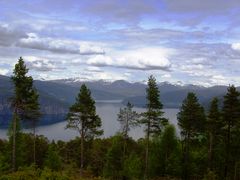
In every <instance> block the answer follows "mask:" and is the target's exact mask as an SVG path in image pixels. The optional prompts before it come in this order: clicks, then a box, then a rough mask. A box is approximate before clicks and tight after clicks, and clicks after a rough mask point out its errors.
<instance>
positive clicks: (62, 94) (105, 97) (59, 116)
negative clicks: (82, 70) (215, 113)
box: [0, 75, 240, 126]
mask: <svg viewBox="0 0 240 180" xmlns="http://www.w3.org/2000/svg"><path fill="white" fill-rule="evenodd" d="M83 83H85V84H86V85H87V86H88V87H89V88H90V90H91V92H92V96H93V98H94V99H95V101H96V102H97V103H100V102H101V103H102V102H120V103H123V104H126V103H127V102H128V101H130V102H131V103H132V104H133V105H134V106H138V107H144V106H145V104H146V87H147V85H146V83H143V82H135V83H130V82H127V81H124V80H117V81H114V82H106V81H103V80H99V81H81V80H78V79H62V80H51V81H40V80H36V81H34V86H35V87H36V88H37V90H38V92H39V94H40V104H41V108H42V109H41V111H42V113H43V114H44V117H43V119H44V120H43V121H41V122H42V123H43V124H49V123H53V122H58V121H62V120H63V117H64V115H65V114H66V113H67V111H68V107H69V106H70V105H71V104H72V103H74V101H75V97H76V95H77V94H78V92H79V89H80V86H81V85H82V84H83ZM158 87H159V90H160V97H161V98H160V99H161V102H162V103H163V105H164V108H179V107H180V105H181V103H182V101H183V99H184V98H185V97H186V95H187V93H188V92H195V93H196V94H197V96H198V98H199V101H200V103H202V105H204V106H205V107H207V106H208V104H209V102H210V100H211V99H212V98H213V97H215V96H217V97H219V98H220V99H222V98H223V96H224V94H225V93H226V91H227V86H213V87H203V86H196V85H184V86H183V85H175V84H171V83H168V82H162V83H158ZM238 89H240V88H239V87H238ZM12 95H13V84H12V83H11V79H10V77H7V76H2V75H0V118H1V119H0V126H6V125H7V124H8V123H9V119H10V115H11V109H10V101H9V98H11V97H12Z"/></svg>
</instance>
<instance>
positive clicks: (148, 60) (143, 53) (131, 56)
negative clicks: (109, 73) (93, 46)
mask: <svg viewBox="0 0 240 180" xmlns="http://www.w3.org/2000/svg"><path fill="white" fill-rule="evenodd" d="M172 53H173V51H172V50H170V49H166V48H142V49H137V50H134V51H133V50H132V51H123V52H121V53H117V54H115V56H113V57H110V56H106V55H97V56H94V57H92V58H90V59H88V61H87V64H89V65H94V66H112V67H118V68H127V69H139V70H153V69H158V70H169V68H170V66H171V63H170V61H169V60H168V57H169V56H170V54H172Z"/></svg>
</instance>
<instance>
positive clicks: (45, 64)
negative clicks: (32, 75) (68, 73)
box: [23, 56, 63, 72]
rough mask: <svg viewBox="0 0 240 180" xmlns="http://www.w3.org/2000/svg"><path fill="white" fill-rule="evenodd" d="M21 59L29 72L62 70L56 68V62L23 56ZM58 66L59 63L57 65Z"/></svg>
mask: <svg viewBox="0 0 240 180" xmlns="http://www.w3.org/2000/svg"><path fill="white" fill-rule="evenodd" d="M23 58H24V60H25V62H26V65H27V67H28V68H29V69H30V70H35V71H43V72H48V71H53V70H57V69H63V68H60V67H58V66H57V63H56V62H54V61H50V60H48V59H44V58H41V57H35V56H25V57H23ZM59 64H61V63H58V65H59Z"/></svg>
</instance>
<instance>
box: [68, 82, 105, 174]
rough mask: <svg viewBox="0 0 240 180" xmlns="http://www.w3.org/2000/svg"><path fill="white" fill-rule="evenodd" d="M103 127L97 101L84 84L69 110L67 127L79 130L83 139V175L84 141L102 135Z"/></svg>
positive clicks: (82, 164)
mask: <svg viewBox="0 0 240 180" xmlns="http://www.w3.org/2000/svg"><path fill="white" fill-rule="evenodd" d="M101 125H102V123H101V119H100V117H99V116H98V115H97V114H96V107H95V101H94V100H93V99H92V97H91V91H90V90H89V89H88V88H87V86H86V85H85V84H83V85H82V86H81V88H80V92H79V94H78V96H77V98H76V102H75V104H73V105H72V106H71V107H70V109H69V113H68V114H67V126H66V128H70V129H74V130H77V131H78V132H79V134H80V137H81V163H80V164H81V165H80V170H81V175H82V170H83V166H84V141H85V139H88V138H94V137H96V136H100V135H102V134H103V131H102V130H100V127H101Z"/></svg>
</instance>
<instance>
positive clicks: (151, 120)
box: [0, 58, 240, 180]
mask: <svg viewBox="0 0 240 180" xmlns="http://www.w3.org/2000/svg"><path fill="white" fill-rule="evenodd" d="M27 71H28V70H27V68H26V66H25V64H24V61H23V60H22V59H21V58H20V60H19V62H18V63H17V65H16V66H15V69H14V76H13V78H12V79H13V81H14V84H15V96H14V98H13V99H12V102H13V103H12V104H13V120H12V124H11V125H10V127H9V133H8V136H9V139H8V140H1V139H0V180H18V179H19V180H20V179H21V180H28V179H33V180H34V179H40V180H41V179H49V180H58V179H59V180H68V179H69V180H74V179H79V180H85V179H86V180H87V179H89V180H90V179H96V180H101V179H109V180H110V179H112V180H118V179H119V180H120V179H123V180H125V179H126V180H134V179H153V180H154V179H156V180H157V179H186V180H187V179H204V180H216V179H219V180H221V179H233V180H237V179H240V138H239V137H240V93H239V92H238V91H237V90H236V88H235V87H234V86H230V87H229V88H228V92H227V94H226V95H225V96H224V101H223V104H222V105H221V104H220V102H219V100H218V99H217V98H214V99H213V100H212V102H211V104H210V105H209V109H207V110H204V108H203V106H202V105H201V104H200V103H199V101H198V98H197V96H196V95H195V94H194V93H192V92H189V93H188V95H187V97H186V98H185V100H184V101H183V103H182V106H181V108H180V112H179V114H178V125H179V127H180V135H177V133H176V129H175V127H174V125H171V124H169V123H168V120H167V119H165V118H164V117H163V111H162V108H163V105H162V103H161V101H160V92H159V90H158V87H157V85H156V79H155V78H154V77H153V76H150V78H149V80H148V88H147V98H146V99H147V105H146V107H147V109H146V112H144V113H141V114H138V113H137V112H135V111H134V110H133V106H132V105H131V104H130V103H128V104H127V106H126V107H125V108H122V109H120V111H119V114H118V119H117V120H118V121H119V122H120V124H121V129H120V133H117V134H116V135H114V136H112V137H108V138H99V135H101V134H102V133H103V131H102V130H101V119H100V118H99V116H98V115H97V114H96V107H95V102H94V100H93V99H92V97H91V92H90V90H89V89H88V88H87V87H86V85H82V86H81V88H80V92H79V94H78V96H77V98H76V102H75V104H73V105H72V106H71V107H70V109H69V113H68V115H67V127H66V128H72V129H75V130H77V131H78V132H79V137H77V138H75V139H73V140H70V141H68V142H64V141H57V142H54V141H52V142H49V140H48V139H47V138H45V137H44V136H40V135H35V131H33V133H29V134H26V133H23V132H21V127H20V124H21V123H20V121H22V120H28V121H27V122H29V123H31V124H32V125H33V129H34V128H35V125H36V122H37V120H38V118H39V116H40V112H39V109H40V107H39V104H38V94H37V91H36V90H35V89H34V87H33V86H32V84H33V83H32V81H33V80H32V78H31V77H30V76H26V74H27ZM20 82H21V83H20ZM117 120H116V123H117ZM137 125H142V126H144V127H145V132H146V137H145V138H141V139H138V140H134V139H132V138H131V137H129V135H128V133H129V130H130V129H131V128H134V127H135V126H137Z"/></svg>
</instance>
